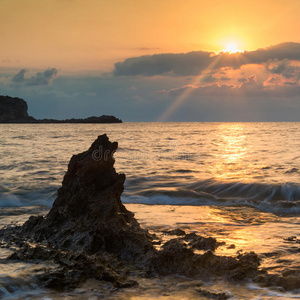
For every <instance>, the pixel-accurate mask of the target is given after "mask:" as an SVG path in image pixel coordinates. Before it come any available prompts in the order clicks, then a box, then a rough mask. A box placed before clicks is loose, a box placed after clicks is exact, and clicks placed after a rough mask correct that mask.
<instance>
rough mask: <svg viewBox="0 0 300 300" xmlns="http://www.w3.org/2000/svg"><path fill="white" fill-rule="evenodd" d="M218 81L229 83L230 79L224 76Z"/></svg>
mask: <svg viewBox="0 0 300 300" xmlns="http://www.w3.org/2000/svg"><path fill="white" fill-rule="evenodd" d="M220 80H222V81H229V80H231V78H229V77H226V76H222V77H221V78H220Z"/></svg>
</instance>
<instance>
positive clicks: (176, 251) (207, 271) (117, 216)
mask: <svg viewBox="0 0 300 300" xmlns="http://www.w3.org/2000/svg"><path fill="white" fill-rule="evenodd" d="M117 147H118V144H117V143H116V142H114V143H111V142H110V141H109V140H108V138H107V136H106V135H101V136H99V137H98V138H97V139H96V140H95V141H94V143H93V144H92V145H91V147H90V148H89V149H88V150H87V151H85V152H83V153H80V154H77V155H74V156H73V157H72V158H71V160H70V162H69V165H68V170H67V172H66V174H65V176H64V179H63V182H62V187H61V188H60V189H59V190H58V196H57V198H56V200H55V202H54V204H53V207H52V209H51V210H50V211H49V213H48V214H47V215H46V216H45V217H43V216H38V217H34V216H32V217H30V218H29V220H28V221H27V222H25V223H24V224H23V225H22V226H16V227H11V226H10V227H7V228H3V229H2V230H1V231H0V241H1V245H2V246H4V247H8V248H11V249H14V253H13V254H11V255H10V256H9V257H8V259H9V260H21V261H29V262H34V261H39V262H41V261H45V262H51V263H52V264H53V266H52V267H49V264H48V267H44V269H43V270H44V272H43V274H40V275H38V279H39V280H40V281H41V282H42V283H43V284H44V285H45V286H47V287H50V288H54V289H58V290H63V289H72V288H75V287H77V286H79V285H80V284H82V283H84V282H85V281H86V280H88V279H96V280H99V281H102V282H103V281H105V282H110V284H112V285H113V286H114V287H117V288H122V287H131V286H134V285H136V284H138V279H139V278H140V277H141V276H143V277H149V276H150V277H151V276H158V275H170V274H181V275H185V276H190V277H197V278H201V279H204V280H207V279H217V278H220V277H222V278H225V279H227V280H234V281H243V280H250V279H251V280H252V281H256V282H259V283H261V284H263V285H279V286H282V287H283V288H285V289H295V288H299V287H300V280H298V279H297V278H295V276H293V277H289V276H287V277H285V278H284V277H280V276H278V275H276V276H275V275H269V274H268V273H267V272H266V271H263V270H260V269H259V265H260V258H259V257H258V256H257V255H256V254H255V253H254V252H251V253H237V255H236V256H235V257H225V256H217V255H215V254H214V253H213V251H214V250H215V249H216V248H217V247H221V246H222V244H221V243H218V242H217V241H216V239H214V238H211V237H201V236H199V235H196V234H194V233H190V234H186V233H185V232H184V231H183V230H179V229H178V230H174V231H170V232H168V233H167V234H169V235H177V236H179V237H176V238H171V239H170V240H169V241H167V242H166V243H165V244H164V245H162V248H161V250H159V251H158V250H156V249H155V248H154V245H155V244H156V245H157V244H159V243H161V241H159V240H158V239H157V236H155V235H153V236H151V235H150V234H149V233H148V232H147V231H146V230H144V229H142V228H141V227H140V225H139V224H138V222H137V221H136V219H135V218H134V215H133V214H132V213H131V212H129V211H128V210H127V209H126V208H125V207H124V205H123V204H122V202H121V199H120V197H121V194H122V192H123V189H124V181H125V175H124V174H118V173H117V172H116V171H115V169H114V167H113V165H114V158H113V154H114V152H115V151H116V150H117ZM195 250H200V251H204V254H196V253H195V252H194V251H195ZM199 292H201V293H202V294H203V293H206V292H203V290H201V291H199Z"/></svg>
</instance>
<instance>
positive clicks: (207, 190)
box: [122, 179, 300, 215]
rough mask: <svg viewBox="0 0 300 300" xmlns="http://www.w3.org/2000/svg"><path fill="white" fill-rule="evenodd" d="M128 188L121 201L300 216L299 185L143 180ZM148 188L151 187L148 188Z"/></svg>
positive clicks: (128, 185)
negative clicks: (241, 208)
mask: <svg viewBox="0 0 300 300" xmlns="http://www.w3.org/2000/svg"><path fill="white" fill-rule="evenodd" d="M132 183H133V184H132V185H131V184H130V182H129V183H128V184H127V186H126V190H125V192H124V196H123V197H122V201H123V202H124V203H140V204H152V205H159V204H161V205H195V206H202V205H218V206H232V205H240V206H251V207H255V208H257V209H259V210H261V211H265V212H272V213H275V214H279V215H281V214H293V215H294V214H296V215H298V214H300V185H299V184H296V183H284V184H263V183H261V184H260V183H243V182H219V181H216V180H213V179H210V180H204V181H197V182H194V183H189V184H182V185H180V186H178V185H176V182H174V181H173V182H172V181H170V182H165V181H162V185H160V184H159V180H157V179H156V180H154V181H153V184H151V180H149V179H148V180H144V181H143V180H140V181H133V182H132ZM145 185H148V186H147V187H145Z"/></svg>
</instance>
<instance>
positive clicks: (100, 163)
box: [21, 135, 152, 260]
mask: <svg viewBox="0 0 300 300" xmlns="http://www.w3.org/2000/svg"><path fill="white" fill-rule="evenodd" d="M117 147H118V144H117V143H116V142H115V143H111V142H110V141H109V140H108V138H107V136H106V135H102V136H99V137H98V139H97V140H96V141H95V142H94V143H93V144H92V146H91V147H90V149H89V150H87V151H85V152H83V153H80V154H78V155H74V156H73V157H72V158H71V160H70V163H69V166H68V171H67V172H66V174H65V176H64V179H63V183H62V187H61V188H60V189H59V190H58V196H57V198H56V200H55V201H54V203H53V207H52V209H51V210H50V212H49V213H48V215H47V216H46V217H45V218H43V217H30V219H29V220H28V221H27V222H26V223H25V224H24V225H23V226H22V228H21V231H22V234H23V236H27V237H29V238H31V239H32V240H33V241H36V242H47V243H48V244H50V245H51V246H52V247H55V248H59V249H68V250H71V251H73V252H85V253H87V254H90V255H92V254H96V253H98V254H99V253H101V252H102V253H107V252H108V253H113V254H115V255H117V256H118V257H120V258H121V259H129V260H130V259H134V260H137V257H138V256H139V257H142V256H143V255H144V254H145V253H147V251H149V250H151V249H152V245H151V241H150V240H151V239H150V235H149V234H148V233H147V232H146V231H144V230H142V229H141V228H140V226H139V224H138V222H137V221H136V220H135V218H134V215H133V213H131V212H129V211H128V210H127V209H126V208H125V206H124V205H123V204H122V202H121V200H120V196H121V193H122V192H123V189H124V181H125V175H124V174H118V173H116V171H115V169H114V167H113V165H114V158H113V154H114V152H115V151H116V150H117Z"/></svg>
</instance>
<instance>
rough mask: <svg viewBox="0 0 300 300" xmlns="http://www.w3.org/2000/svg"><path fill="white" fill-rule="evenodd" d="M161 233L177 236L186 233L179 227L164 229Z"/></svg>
mask: <svg viewBox="0 0 300 300" xmlns="http://www.w3.org/2000/svg"><path fill="white" fill-rule="evenodd" d="M163 233H164V234H167V235H177V236H181V235H186V233H185V231H184V230H182V229H180V228H177V229H174V230H168V231H164V232H163Z"/></svg>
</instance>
